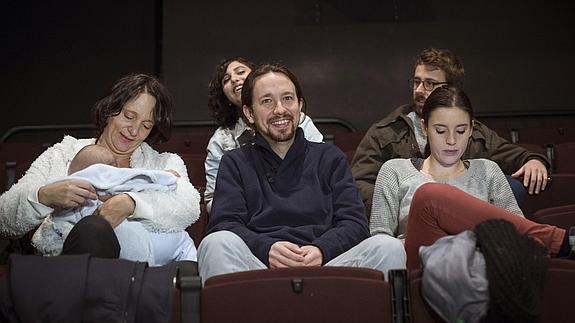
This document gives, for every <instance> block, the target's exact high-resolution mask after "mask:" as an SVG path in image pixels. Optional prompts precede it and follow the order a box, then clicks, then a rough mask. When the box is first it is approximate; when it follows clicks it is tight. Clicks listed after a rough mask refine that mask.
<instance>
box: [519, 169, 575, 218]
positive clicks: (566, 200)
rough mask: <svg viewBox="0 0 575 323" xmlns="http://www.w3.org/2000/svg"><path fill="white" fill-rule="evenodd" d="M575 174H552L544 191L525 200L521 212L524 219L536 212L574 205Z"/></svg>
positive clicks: (531, 216)
mask: <svg viewBox="0 0 575 323" xmlns="http://www.w3.org/2000/svg"><path fill="white" fill-rule="evenodd" d="M574 188H575V174H554V175H552V180H551V182H550V184H549V185H548V187H547V188H546V189H545V191H543V192H541V193H539V194H538V195H530V196H528V197H527V198H526V199H525V202H524V203H523V206H522V210H523V213H524V214H525V216H526V217H528V218H530V219H531V218H533V215H534V213H535V212H536V211H538V210H541V209H545V208H550V207H556V206H562V205H568V204H573V203H575V198H574V197H573V189H574Z"/></svg>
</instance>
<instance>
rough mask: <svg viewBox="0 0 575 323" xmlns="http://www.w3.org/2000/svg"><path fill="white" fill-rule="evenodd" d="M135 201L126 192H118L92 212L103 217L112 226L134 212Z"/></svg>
mask: <svg viewBox="0 0 575 323" xmlns="http://www.w3.org/2000/svg"><path fill="white" fill-rule="evenodd" d="M135 208H136V202H134V200H133V199H132V198H131V197H130V195H128V194H119V195H115V196H113V197H110V198H109V199H107V200H106V201H105V202H104V203H102V204H101V205H100V206H98V208H97V209H96V212H94V215H98V216H100V217H102V218H104V219H105V220H106V221H108V223H110V225H112V227H114V228H115V227H116V226H118V225H119V224H120V223H122V221H124V220H125V219H126V218H127V217H128V216H130V215H131V214H133V213H134V210H135Z"/></svg>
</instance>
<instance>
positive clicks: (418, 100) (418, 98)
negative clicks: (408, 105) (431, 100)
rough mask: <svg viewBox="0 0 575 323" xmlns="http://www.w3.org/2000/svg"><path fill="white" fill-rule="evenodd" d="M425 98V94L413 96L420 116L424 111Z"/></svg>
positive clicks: (416, 111) (416, 110)
mask: <svg viewBox="0 0 575 323" xmlns="http://www.w3.org/2000/svg"><path fill="white" fill-rule="evenodd" d="M425 99H426V98H425V97H424V96H423V95H416V96H415V97H414V98H413V105H414V107H415V113H417V115H418V116H421V113H422V112H423V105H424V104H425Z"/></svg>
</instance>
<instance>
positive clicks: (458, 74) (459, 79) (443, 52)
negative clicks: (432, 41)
mask: <svg viewBox="0 0 575 323" xmlns="http://www.w3.org/2000/svg"><path fill="white" fill-rule="evenodd" d="M419 65H425V66H427V67H428V68H432V69H440V70H442V71H443V72H444V73H445V79H446V82H447V83H448V84H449V85H454V86H459V87H462V86H463V81H464V78H465V70H464V69H463V65H462V64H461V63H460V62H459V59H458V58H457V56H456V55H455V53H453V52H452V51H451V50H449V49H443V48H427V49H424V50H423V51H422V52H421V53H420V54H419V56H418V57H417V59H416V60H415V65H414V66H413V69H414V70H415V69H416V68H417V66H419Z"/></svg>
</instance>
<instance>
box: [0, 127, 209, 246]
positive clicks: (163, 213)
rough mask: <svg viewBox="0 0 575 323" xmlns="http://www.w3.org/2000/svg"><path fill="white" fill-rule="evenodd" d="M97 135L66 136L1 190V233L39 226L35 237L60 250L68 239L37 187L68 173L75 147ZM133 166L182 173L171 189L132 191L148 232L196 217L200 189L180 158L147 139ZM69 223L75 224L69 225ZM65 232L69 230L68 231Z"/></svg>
mask: <svg viewBox="0 0 575 323" xmlns="http://www.w3.org/2000/svg"><path fill="white" fill-rule="evenodd" d="M93 143H95V139H94V138H92V139H76V138H73V137H70V136H65V137H64V139H63V140H62V141H61V142H60V143H57V144H55V145H54V146H52V147H50V148H48V149H47V150H46V151H45V152H44V153H42V155H40V157H38V158H37V159H36V160H35V161H34V162H33V163H32V166H30V168H29V169H28V171H27V172H26V174H25V175H24V176H23V177H22V178H21V179H20V180H19V181H18V182H17V183H16V184H14V185H13V186H12V187H11V188H10V189H9V190H8V191H6V192H5V193H4V194H2V196H0V224H1V225H0V233H1V235H2V236H8V237H15V236H21V235H23V234H25V233H27V232H28V231H30V230H32V229H34V228H36V227H37V226H38V225H40V224H42V223H44V224H43V225H42V226H41V230H42V231H41V232H37V233H36V234H37V235H38V234H39V235H41V236H42V238H40V239H35V240H36V243H37V244H38V245H41V246H42V247H41V248H40V249H42V250H51V251H52V252H49V254H59V253H60V252H61V250H62V244H63V243H64V240H63V238H62V236H61V235H59V234H58V233H56V231H54V228H53V222H52V221H51V217H49V215H50V214H52V212H53V211H54V209H52V208H51V207H48V206H45V205H43V204H41V203H39V202H38V189H39V188H40V187H42V186H43V185H45V184H46V183H48V182H51V181H53V180H56V179H58V178H61V177H63V176H66V175H67V172H68V165H69V164H70V161H71V160H72V158H74V156H75V155H76V153H77V152H78V151H79V150H80V149H82V148H83V147H84V146H86V145H90V144H93ZM130 166H131V167H133V168H143V169H157V170H166V169H173V170H175V171H176V172H178V173H179V174H180V177H179V178H178V182H177V189H176V190H175V191H171V192H156V191H145V192H130V193H127V194H129V195H130V196H131V197H132V198H133V199H134V201H135V202H136V208H135V210H134V214H133V215H131V216H130V218H131V219H132V220H137V221H141V222H142V224H143V225H144V227H145V228H146V229H147V230H148V231H150V232H176V231H182V230H184V229H185V228H186V227H188V226H189V225H190V224H192V223H194V222H195V221H196V220H197V219H198V217H199V215H200V205H199V202H200V195H199V193H198V191H197V190H196V189H195V188H194V186H193V185H192V184H191V183H190V180H189V178H188V172H187V170H186V166H185V165H184V162H183V161H182V159H181V158H180V157H179V156H178V155H176V154H172V153H158V152H157V151H155V150H154V149H152V148H151V147H150V146H149V145H148V144H146V143H142V145H140V147H138V148H137V149H136V150H135V151H134V153H133V154H132V157H131V161H130ZM70 229H71V228H70ZM66 235H67V233H66Z"/></svg>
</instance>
